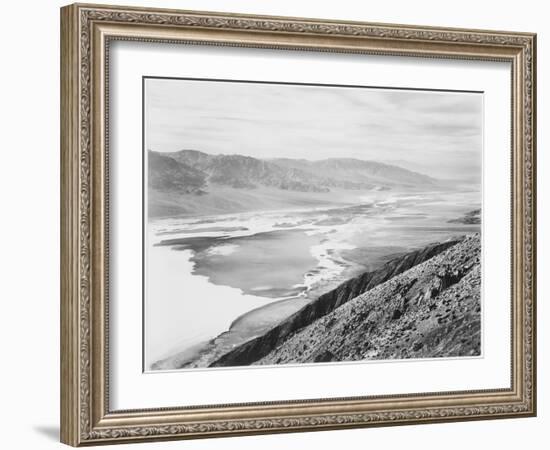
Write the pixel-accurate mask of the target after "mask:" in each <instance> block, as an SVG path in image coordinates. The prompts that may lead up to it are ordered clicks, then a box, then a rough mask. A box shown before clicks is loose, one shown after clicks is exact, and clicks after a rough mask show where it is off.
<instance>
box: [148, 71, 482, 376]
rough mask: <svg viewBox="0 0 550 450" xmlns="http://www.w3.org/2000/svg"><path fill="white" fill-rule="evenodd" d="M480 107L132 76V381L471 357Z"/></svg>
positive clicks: (476, 351) (399, 92) (446, 96)
mask: <svg viewBox="0 0 550 450" xmlns="http://www.w3.org/2000/svg"><path fill="white" fill-rule="evenodd" d="M483 100H484V97H483V93H482V92H477V91H475V92H474V91H443V90H422V89H412V88H387V87H382V86H351V85H350V86H347V85H346V86H342V85H320V84H299V83H275V82H255V81H234V80H208V79H183V78H182V79H178V78H155V77H144V78H143V127H144V136H143V193H144V198H143V275H144V281H143V283H144V290H143V326H144V329H143V347H144V348H143V369H144V371H146V372H148V371H171V370H188V369H209V370H210V369H214V368H222V367H226V368H227V367H241V366H280V367H281V368H283V367H284V366H285V365H297V364H318V363H331V364H336V363H349V362H355V363H357V362H366V361H389V360H409V359H421V358H472V357H479V356H481V355H482V350H483V348H482V347H483V346H482V342H483V333H482V330H483V323H482V322H483V321H482V317H483V315H482V306H483V305H482V283H481V279H482V277H481V274H482V252H481V245H482V235H481V224H482V217H483V208H482V158H483Z"/></svg>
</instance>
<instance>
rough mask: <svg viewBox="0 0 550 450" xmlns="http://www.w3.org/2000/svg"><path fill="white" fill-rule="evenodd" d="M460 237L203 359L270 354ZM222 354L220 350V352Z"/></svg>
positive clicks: (245, 361)
mask: <svg viewBox="0 0 550 450" xmlns="http://www.w3.org/2000/svg"><path fill="white" fill-rule="evenodd" d="M458 242H459V240H452V241H448V242H443V243H436V244H431V245H428V246H427V247H425V248H423V249H420V250H417V251H414V252H411V253H408V254H405V255H402V256H400V257H397V258H394V259H392V260H390V261H388V262H387V263H386V264H384V265H383V266H382V267H381V268H380V269H378V270H376V271H373V272H366V273H364V274H362V275H359V276H358V277H356V278H352V279H350V280H348V281H346V282H344V283H342V284H341V285H339V286H338V287H337V288H335V289H333V290H331V291H329V292H327V293H326V294H323V295H321V296H320V297H319V298H318V299H317V300H314V301H313V302H311V303H308V304H307V305H306V306H304V307H303V308H302V309H300V310H299V311H297V312H296V313H294V314H293V315H291V316H290V317H289V318H288V319H286V320H284V321H283V322H281V323H280V324H279V325H277V326H275V327H274V328H272V329H271V330H270V331H268V332H267V333H265V334H263V335H261V336H259V337H257V338H254V339H252V340H249V341H248V342H246V343H244V344H242V345H240V346H238V347H237V348H235V349H233V350H231V351H229V352H228V353H226V354H224V355H223V356H222V357H219V358H218V359H217V360H215V361H202V363H203V364H204V363H205V362H206V364H207V365H212V366H239V365H249V364H252V363H253V362H255V361H257V360H259V359H260V358H262V357H264V356H266V355H268V354H269V353H270V352H271V351H273V350H274V349H275V348H277V347H278V346H280V345H282V344H283V343H284V342H285V341H286V340H287V339H288V338H289V337H290V336H291V335H292V334H293V333H295V332H296V331H298V330H300V329H303V328H304V327H306V326H308V325H310V324H312V323H314V322H315V321H317V320H319V319H320V318H322V317H324V316H326V315H327V314H330V313H332V312H333V311H335V310H337V309H338V308H340V307H341V306H342V305H344V304H345V303H346V302H348V301H350V300H352V299H354V298H356V297H357V296H359V295H361V294H363V293H365V292H367V291H369V290H371V289H373V288H374V287H375V286H377V285H379V284H381V283H384V282H386V281H387V280H390V279H392V278H393V277H396V276H397V275H399V274H401V273H403V272H405V271H407V270H409V269H410V268H412V267H414V266H416V265H418V264H421V263H423V262H424V261H427V260H429V259H430V258H433V257H434V256H435V255H438V254H440V253H441V252H443V251H445V250H447V249H448V248H450V247H452V246H454V245H456V244H457V243H458ZM218 355H219V353H218Z"/></svg>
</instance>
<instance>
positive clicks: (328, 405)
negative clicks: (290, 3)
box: [61, 4, 536, 446]
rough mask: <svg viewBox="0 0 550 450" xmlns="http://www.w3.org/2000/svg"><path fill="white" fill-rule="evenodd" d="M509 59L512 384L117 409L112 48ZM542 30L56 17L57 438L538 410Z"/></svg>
mask: <svg viewBox="0 0 550 450" xmlns="http://www.w3.org/2000/svg"><path fill="white" fill-rule="evenodd" d="M112 40H138V41H144V42H172V43H174V42H177V43H184V44H185V43H186V44H208V45H219V46H238V47H258V48H266V49H294V50H311V51H324V52H346V53H363V54H384V55H407V56H416V57H428V58H458V59H471V60H496V61H507V62H509V63H511V67H512V86H511V98H512V118H511V124H512V149H511V155H512V185H511V187H510V189H511V192H512V236H511V239H512V268H511V270H512V305H511V308H512V324H511V326H512V357H511V370H512V384H511V386H510V388H509V389H495V390H485V391H466V392H464V391H461V392H448V393H422V394H409V395H399V396H379V397H354V398H348V399H323V400H311V401H290V402H270V403H254V404H239V405H230V406H228V405H225V406H224V405H214V406H208V407H193V408H186V407H185V406H182V407H181V408H173V409H156V410H132V411H111V410H110V409H109V395H108V364H107V363H108V333H107V324H108V298H107V286H108V265H107V263H108V258H107V257H108V235H107V230H108V196H107V186H108V182H109V180H108V174H107V172H108V171H107V170H106V168H107V167H108V146H107V145H108V140H107V137H108V120H107V119H108V111H107V109H106V104H107V102H106V98H107V95H108V92H107V87H108V83H107V81H108V80H107V78H106V67H107V64H108V57H109V52H108V49H109V42H110V41H112ZM535 53H536V35H535V34H531V33H516V32H503V31H485V30H468V29H447V28H435V27H419V26H405V25H388V24H378V23H360V22H336V21H329V20H315V19H302V18H289V17H267V16H250V15H241V14H228V13H211V12H196V11H177V10H166V9H144V8H131V7H116V6H107V5H87V4H74V5H70V6H66V7H63V8H62V9H61V441H62V442H64V443H66V444H70V445H73V446H80V445H97V444H107V443H122V442H136V441H150V440H162V439H180V438H201V437H214V436H230V435H244V434H260V433H277V432H296V431H313V430H326V429H336V428H344V427H347V428H350V427H367V426H383V425H399V424H419V423H433V422H444V421H458V420H474V419H496V418H504V417H522V416H534V415H535V414H536V335H535V328H536V316H535V295H536V293H535V288H536V279H535V276H536V272H535V269H536V268H535V261H536V234H535V233H536V211H535V203H536V196H535V189H536V186H535V183H536V172H535V140H536V133H535V126H536V123H535V103H536V100H535V97H536V93H535V84H536V79H535V78H536V70H535V69H536V62H535Z"/></svg>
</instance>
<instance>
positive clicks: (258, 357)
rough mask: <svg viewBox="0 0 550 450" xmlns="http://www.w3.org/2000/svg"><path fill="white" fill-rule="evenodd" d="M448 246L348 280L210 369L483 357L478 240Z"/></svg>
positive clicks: (467, 239)
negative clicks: (383, 271) (387, 268)
mask: <svg viewBox="0 0 550 450" xmlns="http://www.w3.org/2000/svg"><path fill="white" fill-rule="evenodd" d="M447 244H448V245H446V247H437V246H430V247H427V249H424V250H423V251H422V253H419V254H417V255H416V256H412V254H411V255H408V258H409V262H408V263H407V262H406V260H407V258H405V259H404V260H402V262H401V263H396V261H395V260H394V261H393V262H390V263H388V264H390V265H391V264H392V263H393V264H394V265H395V266H394V267H393V272H392V269H391V268H390V270H388V271H387V273H386V274H385V275H384V276H381V274H380V273H379V274H378V277H376V276H372V275H371V276H366V275H365V276H363V277H358V278H356V279H354V280H352V281H351V282H348V283H349V284H346V286H345V287H344V286H341V287H340V289H339V290H338V288H337V289H336V290H335V291H336V292H332V293H329V294H330V295H328V296H323V297H324V300H321V299H323V297H321V298H320V299H319V301H318V302H316V304H315V305H314V304H312V305H308V307H309V309H306V308H308V307H306V308H304V309H303V310H301V311H299V312H298V313H296V314H295V315H294V316H293V317H291V318H289V319H288V320H287V321H285V322H284V323H283V324H281V325H280V326H278V327H276V328H274V329H273V330H271V331H270V332H268V333H266V334H265V335H263V336H260V337H259V338H256V339H253V340H251V341H249V342H247V343H245V344H243V345H241V346H239V347H237V348H236V349H234V350H233V351H231V352H229V353H227V354H226V355H224V356H223V357H222V358H220V359H219V360H217V361H215V362H214V363H213V364H211V365H212V366H235V365H249V364H288V363H305V362H328V361H352V360H363V359H400V358H421V357H438V356H470V355H479V354H480V347H481V340H480V311H481V305H480V283H481V274H480V239H479V235H474V236H470V237H467V238H465V239H463V240H461V241H460V242H451V243H447ZM442 245H445V244H442ZM438 250H439V251H438ZM414 261H418V262H420V263H419V264H416V265H415V264H414ZM400 266H401V269H404V270H400V268H399V267H400ZM361 286H362V287H361ZM354 289H358V290H357V291H354ZM346 290H349V292H347V294H346ZM360 290H363V293H361V294H359V295H356V296H354V294H355V292H359V291H360ZM350 298H351V299H350ZM340 299H347V300H348V301H345V302H342V301H341V300H340Z"/></svg>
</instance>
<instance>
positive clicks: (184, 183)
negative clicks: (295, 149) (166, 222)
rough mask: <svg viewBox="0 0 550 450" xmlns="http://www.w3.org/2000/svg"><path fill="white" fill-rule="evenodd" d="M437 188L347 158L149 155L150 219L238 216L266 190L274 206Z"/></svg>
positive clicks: (402, 172)
mask: <svg viewBox="0 0 550 450" xmlns="http://www.w3.org/2000/svg"><path fill="white" fill-rule="evenodd" d="M437 184H438V182H437V180H435V179H433V178H431V177H428V176H426V175H423V174H420V173H417V172H413V171H410V170H407V169H403V168H401V167H398V166H394V165H390V164H384V163H379V162H375V161H364V160H358V159H352V158H330V159H324V160H317V161H309V160H305V159H289V158H274V159H258V158H253V157H250V156H243V155H211V154H208V153H204V152H200V151H197V150H181V151H177V152H171V153H161V152H155V151H151V150H149V152H148V188H149V215H150V216H162V215H170V214H182V213H196V212H203V211H201V206H202V207H204V208H206V211H204V212H206V213H216V212H229V211H237V210H242V209H243V208H245V209H246V207H247V203H248V202H250V204H248V207H249V208H250V209H254V208H255V207H256V206H257V205H256V203H257V202H256V200H257V197H258V195H261V194H262V193H265V192H266V191H267V192H268V194H267V195H265V196H266V197H269V199H270V201H273V202H275V204H276V205H274V206H278V205H279V203H283V204H284V203H285V202H288V201H290V202H291V203H292V202H296V203H300V202H303V201H307V202H309V201H310V200H312V199H311V198H309V197H308V198H307V199H306V196H305V195H304V194H327V193H331V192H333V191H340V190H385V189H393V188H428V187H433V186H436V185H437ZM221 194H223V195H221ZM218 195H219V196H218ZM197 197H201V199H200V202H199V201H198V199H197ZM224 199H225V203H226V204H225V205H224V204H223V202H224Z"/></svg>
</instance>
